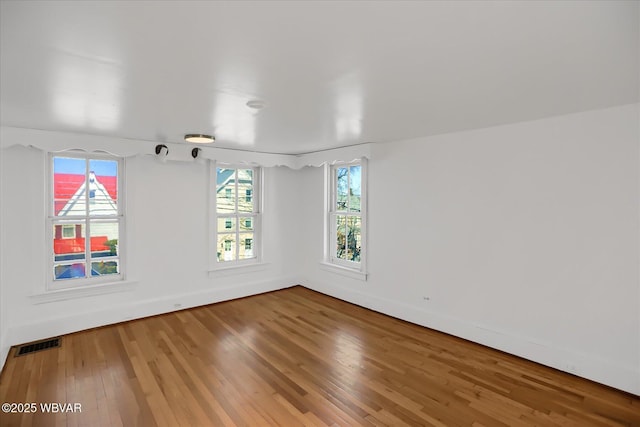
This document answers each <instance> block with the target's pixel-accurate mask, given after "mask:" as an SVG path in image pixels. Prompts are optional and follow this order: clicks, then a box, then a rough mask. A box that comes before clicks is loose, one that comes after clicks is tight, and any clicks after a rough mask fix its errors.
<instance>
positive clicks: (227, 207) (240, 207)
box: [212, 164, 261, 268]
mask: <svg viewBox="0 0 640 427" xmlns="http://www.w3.org/2000/svg"><path fill="white" fill-rule="evenodd" d="M260 173H261V170H260V168H251V167H233V166H226V165H215V164H214V166H213V169H212V175H213V176H215V197H213V198H212V199H213V203H212V204H213V212H214V213H215V218H214V220H213V229H214V230H213V233H212V235H213V243H212V246H213V247H215V260H214V262H213V265H214V267H213V268H223V267H229V266H234V265H243V264H249V263H255V262H257V261H258V255H259V254H258V251H257V245H256V243H258V242H259V239H260V234H259V233H260V230H259V225H260V206H259V203H258V202H259V200H257V199H258V198H257V197H256V195H258V194H260V187H259V186H260Z"/></svg>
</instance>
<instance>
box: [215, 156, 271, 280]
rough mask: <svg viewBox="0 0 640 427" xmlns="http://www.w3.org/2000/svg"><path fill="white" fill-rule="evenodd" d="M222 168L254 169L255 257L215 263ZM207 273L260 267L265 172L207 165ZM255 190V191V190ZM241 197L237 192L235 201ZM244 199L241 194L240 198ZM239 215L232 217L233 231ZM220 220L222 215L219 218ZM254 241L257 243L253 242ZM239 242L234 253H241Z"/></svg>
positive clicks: (238, 165) (245, 166)
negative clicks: (219, 171)
mask: <svg viewBox="0 0 640 427" xmlns="http://www.w3.org/2000/svg"><path fill="white" fill-rule="evenodd" d="M218 167H224V168H230V169H253V171H254V173H253V180H254V182H253V190H252V198H253V209H254V212H253V214H252V216H251V218H252V225H253V243H252V245H253V251H254V254H255V257H254V258H250V259H242V260H238V259H236V260H234V261H225V262H218V260H217V254H218V247H217V246H218V237H217V236H218V211H217V206H216V190H217V168H218ZM208 189H209V190H208V191H209V271H210V272H223V271H224V272H227V273H230V272H239V273H242V272H244V271H243V270H246V269H251V270H253V269H254V268H256V266H263V265H264V263H263V262H262V248H263V244H262V236H263V233H262V215H263V210H264V209H263V194H264V169H263V168H262V167H260V166H255V165H242V164H233V163H222V162H216V161H213V160H212V161H210V162H209V187H208ZM256 190H257V191H256ZM238 197H240V195H239V194H238V193H237V192H236V198H238ZM242 197H243V198H244V194H243V195H242ZM240 216H242V215H235V217H236V229H237V228H238V227H240V223H239V218H240ZM222 217H223V218H224V217H225V216H222ZM256 241H257V243H256ZM239 245H240V242H237V243H236V247H237V250H238V251H239V250H240V247H239Z"/></svg>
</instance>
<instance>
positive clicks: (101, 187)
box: [88, 159, 118, 216]
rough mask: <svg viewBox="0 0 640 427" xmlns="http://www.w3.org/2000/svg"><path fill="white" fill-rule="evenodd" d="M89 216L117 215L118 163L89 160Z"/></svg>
mask: <svg viewBox="0 0 640 427" xmlns="http://www.w3.org/2000/svg"><path fill="white" fill-rule="evenodd" d="M88 187H89V188H88V199H89V215H92V216H93V215H113V216H116V215H118V162H117V161H115V160H96V159H91V160H89V182H88Z"/></svg>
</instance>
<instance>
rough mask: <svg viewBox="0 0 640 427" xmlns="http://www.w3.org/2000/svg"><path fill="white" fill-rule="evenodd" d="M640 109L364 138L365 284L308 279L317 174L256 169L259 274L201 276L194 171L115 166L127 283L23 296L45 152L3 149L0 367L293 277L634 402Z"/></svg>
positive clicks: (199, 180)
mask: <svg viewBox="0 0 640 427" xmlns="http://www.w3.org/2000/svg"><path fill="white" fill-rule="evenodd" d="M639 110H640V106H639V105H631V106H624V107H618V108H611V109H607V110H600V111H593V112H586V113H581V114H574V115H568V116H562V117H554V118H549V119H545V120H539V121H533V122H527V123H520V124H514V125H509V126H501V127H494V128H489V129H482V130H476V131H469V132H460V133H454V134H449V135H442V136H436V137H429V138H421V139H416V140H412V141H404V142H395V143H392V144H384V145H383V144H377V145H373V147H372V158H371V160H370V162H369V165H370V181H369V184H370V185H369V188H370V190H371V192H370V194H369V214H370V215H369V254H370V262H369V267H370V268H369V273H370V274H369V279H368V281H366V282H363V281H358V280H353V279H349V278H346V277H343V276H340V275H337V274H334V273H330V272H327V271H324V270H321V269H320V268H319V262H320V260H321V258H322V230H323V212H322V209H323V171H322V169H321V168H306V169H303V170H300V171H296V170H290V169H287V168H275V167H274V168H267V169H266V171H265V186H266V197H265V212H264V222H265V227H264V228H265V236H264V237H265V242H266V244H265V254H266V256H265V262H266V266H265V267H264V268H263V269H262V270H259V271H252V272H249V273H244V274H239V275H220V274H211V273H208V272H207V226H206V224H207V213H206V212H207V200H206V193H207V185H206V180H207V169H206V166H205V165H199V164H190V163H180V162H167V163H166V164H159V163H158V162H156V161H155V159H153V157H151V156H138V157H133V158H129V159H128V160H127V165H126V174H127V190H128V191H127V202H128V206H127V209H128V216H127V224H128V231H127V237H128V240H129V245H128V249H129V256H128V260H129V266H128V267H129V268H128V273H129V278H130V279H132V280H134V281H136V282H137V285H136V286H134V287H133V288H132V290H128V291H125V292H119V293H112V294H106V295H100V296H93V297H85V298H81V299H75V300H68V301H57V302H49V303H45V304H36V303H35V302H37V301H35V300H34V299H32V298H30V297H29V295H32V294H33V293H34V292H35V289H36V288H38V287H41V286H42V284H43V280H44V276H45V271H44V269H45V262H44V259H45V258H44V251H45V245H44V243H43V242H44V219H43V218H44V216H43V215H44V182H45V177H44V173H45V172H44V170H45V168H44V158H45V155H44V153H43V152H42V151H40V150H37V149H33V148H25V147H22V146H16V147H11V148H5V149H2V150H1V151H2V160H1V163H0V165H1V167H2V170H1V173H0V175H1V180H2V182H1V185H0V199H1V200H2V205H1V207H0V232H1V235H2V252H1V256H0V263H1V267H2V272H1V274H0V280H1V283H0V311H1V313H0V347H1V349H2V352H0V356H3V355H5V354H6V351H7V349H8V346H10V345H14V344H19V343H23V342H27V341H30V340H35V339H39V338H45V337H50V336H54V335H57V334H62V333H66V332H71V331H77V330H81V329H84V328H89V327H93V326H99V325H104V324H109V323H114V322H118V321H122V320H127V319H131V318H136V317H141V316H145V315H152V314H157V313H162V312H166V311H171V310H175V309H176V304H180V307H179V308H186V307H190V306H195V305H202V304H207V303H210V302H214V301H219V300H223V299H229V298H234V297H240V296H244V295H251V294H254V293H258V292H262V291H268V290H272V289H277V288H280V287H284V286H289V285H292V284H295V283H298V282H301V283H302V284H304V285H306V286H308V287H310V288H313V289H316V290H319V291H321V292H325V293H327V294H331V295H334V296H336V297H339V298H342V299H344V300H347V301H351V302H354V303H356V304H359V305H362V306H365V307H369V308H372V309H375V310H378V311H381V312H384V313H387V314H390V315H393V316H396V317H399V318H403V319H406V320H409V321H412V322H415V323H418V324H422V325H425V326H428V327H432V328H435V329H438V330H441V331H444V332H448V333H452V334H454V335H458V336H461V337H463V338H466V339H469V340H472V341H476V342H480V343H482V344H485V345H489V346H492V347H495V348H498V349H501V350H504V351H507V352H509V353H513V354H517V355H520V356H523V357H525V358H528V359H531V360H535V361H537V362H540V363H543V364H546V365H549V366H553V367H556V368H559V369H562V370H565V371H569V372H574V373H577V374H578V375H581V376H584V377H586V378H590V379H593V380H596V381H599V382H602V383H605V384H608V385H611V386H613V387H617V388H620V389H623V390H627V391H630V392H633V393H636V394H640V284H639V275H640V263H639V260H640V250H639V245H640V238H639V236H640V226H639V224H640V206H639V205H640V184H639V171H640V167H639V163H640V150H639V147H638V144H639V142H638V141H639V139H640V123H639V121H640V119H639ZM4 143H5V145H8V144H6V141H4ZM150 150H151V149H150ZM425 298H428V300H427V299H425Z"/></svg>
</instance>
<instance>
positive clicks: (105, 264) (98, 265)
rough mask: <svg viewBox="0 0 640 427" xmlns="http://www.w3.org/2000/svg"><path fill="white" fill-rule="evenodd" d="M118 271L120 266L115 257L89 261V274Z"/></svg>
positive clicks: (115, 272)
mask: <svg viewBox="0 0 640 427" xmlns="http://www.w3.org/2000/svg"><path fill="white" fill-rule="evenodd" d="M119 273H120V266H119V263H118V260H116V259H110V260H107V261H95V262H92V263H91V275H92V276H94V277H95V276H107V275H110V274H119Z"/></svg>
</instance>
